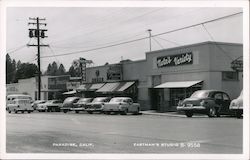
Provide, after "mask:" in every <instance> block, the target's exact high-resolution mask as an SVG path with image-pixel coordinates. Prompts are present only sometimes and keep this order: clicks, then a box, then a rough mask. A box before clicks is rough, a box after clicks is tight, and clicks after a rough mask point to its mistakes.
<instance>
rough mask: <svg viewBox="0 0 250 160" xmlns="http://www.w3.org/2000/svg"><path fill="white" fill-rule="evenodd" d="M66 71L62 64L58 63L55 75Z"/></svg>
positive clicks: (63, 73)
mask: <svg viewBox="0 0 250 160" xmlns="http://www.w3.org/2000/svg"><path fill="white" fill-rule="evenodd" d="M65 73H66V71H65V68H64V66H63V64H60V66H59V68H58V73H57V75H65Z"/></svg>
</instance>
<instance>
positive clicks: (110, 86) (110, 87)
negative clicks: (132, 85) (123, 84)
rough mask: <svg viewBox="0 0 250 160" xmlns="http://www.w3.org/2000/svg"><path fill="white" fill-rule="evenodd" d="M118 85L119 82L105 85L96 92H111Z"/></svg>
mask: <svg viewBox="0 0 250 160" xmlns="http://www.w3.org/2000/svg"><path fill="white" fill-rule="evenodd" d="M119 85H120V83H119V82H115V83H106V84H105V85H104V86H102V87H101V88H100V89H98V90H97V91H96V92H113V91H115V89H116V88H117V87H118V86H119Z"/></svg>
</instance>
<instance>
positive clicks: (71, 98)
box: [64, 97, 76, 102]
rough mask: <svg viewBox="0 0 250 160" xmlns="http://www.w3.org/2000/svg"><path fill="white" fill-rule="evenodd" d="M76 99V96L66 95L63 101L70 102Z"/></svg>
mask: <svg viewBox="0 0 250 160" xmlns="http://www.w3.org/2000/svg"><path fill="white" fill-rule="evenodd" d="M75 99H76V97H68V98H66V99H65V100H64V102H72V101H74V100H75Z"/></svg>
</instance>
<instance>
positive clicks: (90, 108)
mask: <svg viewBox="0 0 250 160" xmlns="http://www.w3.org/2000/svg"><path fill="white" fill-rule="evenodd" d="M110 99H111V98H110V97H96V98H95V99H94V100H93V101H92V102H91V103H88V104H86V108H85V111H87V112H88V113H89V114H92V113H93V112H100V113H102V110H103V106H104V104H105V103H107V102H109V101H110Z"/></svg>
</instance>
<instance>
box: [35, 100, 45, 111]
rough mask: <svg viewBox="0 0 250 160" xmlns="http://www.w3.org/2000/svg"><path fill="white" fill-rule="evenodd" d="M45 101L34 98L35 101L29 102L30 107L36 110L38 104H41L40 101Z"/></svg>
mask: <svg viewBox="0 0 250 160" xmlns="http://www.w3.org/2000/svg"><path fill="white" fill-rule="evenodd" d="M45 102H46V101H45V100H36V101H34V102H33V103H32V104H31V107H32V108H33V109H34V110H36V108H37V105H38V104H42V103H45Z"/></svg>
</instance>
